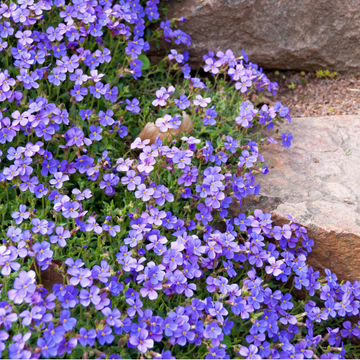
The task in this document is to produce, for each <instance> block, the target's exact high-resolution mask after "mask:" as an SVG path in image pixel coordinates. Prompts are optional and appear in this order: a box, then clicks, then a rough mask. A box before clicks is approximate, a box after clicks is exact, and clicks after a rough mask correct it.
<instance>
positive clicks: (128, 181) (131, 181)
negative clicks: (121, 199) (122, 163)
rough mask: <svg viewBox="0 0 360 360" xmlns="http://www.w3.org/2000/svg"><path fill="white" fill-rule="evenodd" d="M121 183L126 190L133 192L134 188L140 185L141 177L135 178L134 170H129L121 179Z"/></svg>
mask: <svg viewBox="0 0 360 360" xmlns="http://www.w3.org/2000/svg"><path fill="white" fill-rule="evenodd" d="M121 183H122V184H123V185H127V189H128V190H135V188H136V186H137V185H140V184H141V177H140V176H135V171H134V170H129V171H127V173H126V176H124V177H122V178H121Z"/></svg>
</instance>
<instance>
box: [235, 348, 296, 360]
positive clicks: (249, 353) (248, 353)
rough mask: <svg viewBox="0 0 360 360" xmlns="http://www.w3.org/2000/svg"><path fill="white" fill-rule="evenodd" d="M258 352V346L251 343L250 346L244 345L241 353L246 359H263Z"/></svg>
mask: <svg viewBox="0 0 360 360" xmlns="http://www.w3.org/2000/svg"><path fill="white" fill-rule="evenodd" d="M257 352H258V348H257V347H256V346H255V345H250V346H249V347H248V348H247V347H246V346H242V347H241V349H240V351H239V354H240V355H241V356H243V357H244V358H246V359H261V356H260V355H258V354H257ZM289 358H290V357H289Z"/></svg>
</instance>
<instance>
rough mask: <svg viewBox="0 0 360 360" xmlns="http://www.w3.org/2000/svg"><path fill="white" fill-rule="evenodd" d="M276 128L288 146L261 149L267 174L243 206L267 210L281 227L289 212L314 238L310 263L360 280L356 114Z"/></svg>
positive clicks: (359, 138)
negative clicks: (288, 137)
mask: <svg viewBox="0 0 360 360" xmlns="http://www.w3.org/2000/svg"><path fill="white" fill-rule="evenodd" d="M280 132H285V133H289V132H291V133H292V134H293V136H294V140H293V143H292V146H291V147H290V148H284V147H283V146H281V145H280V146H279V145H275V144H270V145H268V146H266V147H265V151H264V152H263V153H262V155H263V156H264V158H265V164H266V165H267V166H268V167H269V173H268V174H267V175H265V176H261V177H258V182H259V183H260V185H261V190H260V194H259V195H258V196H253V197H247V198H246V199H245V200H246V201H245V202H244V204H243V209H246V210H253V209H255V208H260V209H263V210H264V211H267V212H271V213H272V214H273V216H274V220H275V223H277V224H279V225H281V224H283V223H285V222H287V216H286V214H289V215H291V216H292V217H293V218H294V219H296V220H297V221H298V222H299V223H301V224H302V225H304V226H305V227H306V228H307V230H308V235H309V237H310V238H313V239H314V241H315V246H314V248H313V251H312V252H311V254H310V255H309V263H310V265H312V266H313V267H314V268H316V269H317V270H324V269H326V268H328V269H330V270H331V271H333V272H335V273H336V274H337V275H338V278H339V279H340V280H360V163H359V161H358V159H359V158H360V116H328V117H318V118H295V119H293V120H292V124H289V123H284V124H282V125H280ZM349 150H350V151H349Z"/></svg>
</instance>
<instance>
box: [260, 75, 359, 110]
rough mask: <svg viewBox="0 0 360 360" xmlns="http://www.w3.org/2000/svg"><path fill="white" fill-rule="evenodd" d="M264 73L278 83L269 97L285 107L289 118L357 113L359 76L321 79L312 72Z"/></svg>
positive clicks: (338, 76)
mask: <svg viewBox="0 0 360 360" xmlns="http://www.w3.org/2000/svg"><path fill="white" fill-rule="evenodd" d="M267 76H268V77H269V79H270V80H271V81H276V82H277V83H278V84H279V92H278V94H277V95H276V96H273V97H271V100H272V101H275V102H276V101H280V102H281V103H282V104H283V105H286V106H288V107H289V109H290V114H291V116H292V117H308V116H329V115H360V75H356V74H343V75H342V74H339V75H337V76H336V77H334V78H326V79H320V78H318V77H317V76H316V74H315V73H300V72H294V71H283V72H279V73H277V72H276V73H274V72H272V73H269V72H268V73H267ZM289 86H290V88H289ZM292 87H294V88H293V89H292Z"/></svg>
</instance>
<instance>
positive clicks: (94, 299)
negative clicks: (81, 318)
mask: <svg viewBox="0 0 360 360" xmlns="http://www.w3.org/2000/svg"><path fill="white" fill-rule="evenodd" d="M99 292H100V289H99V288H98V287H97V286H91V288H90V291H88V290H85V289H82V290H81V291H80V295H79V298H80V303H81V304H82V305H83V306H89V304H90V302H91V303H93V304H94V305H97V304H98V303H99V302H100V300H101V298H100V296H99V295H98V294H99Z"/></svg>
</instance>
